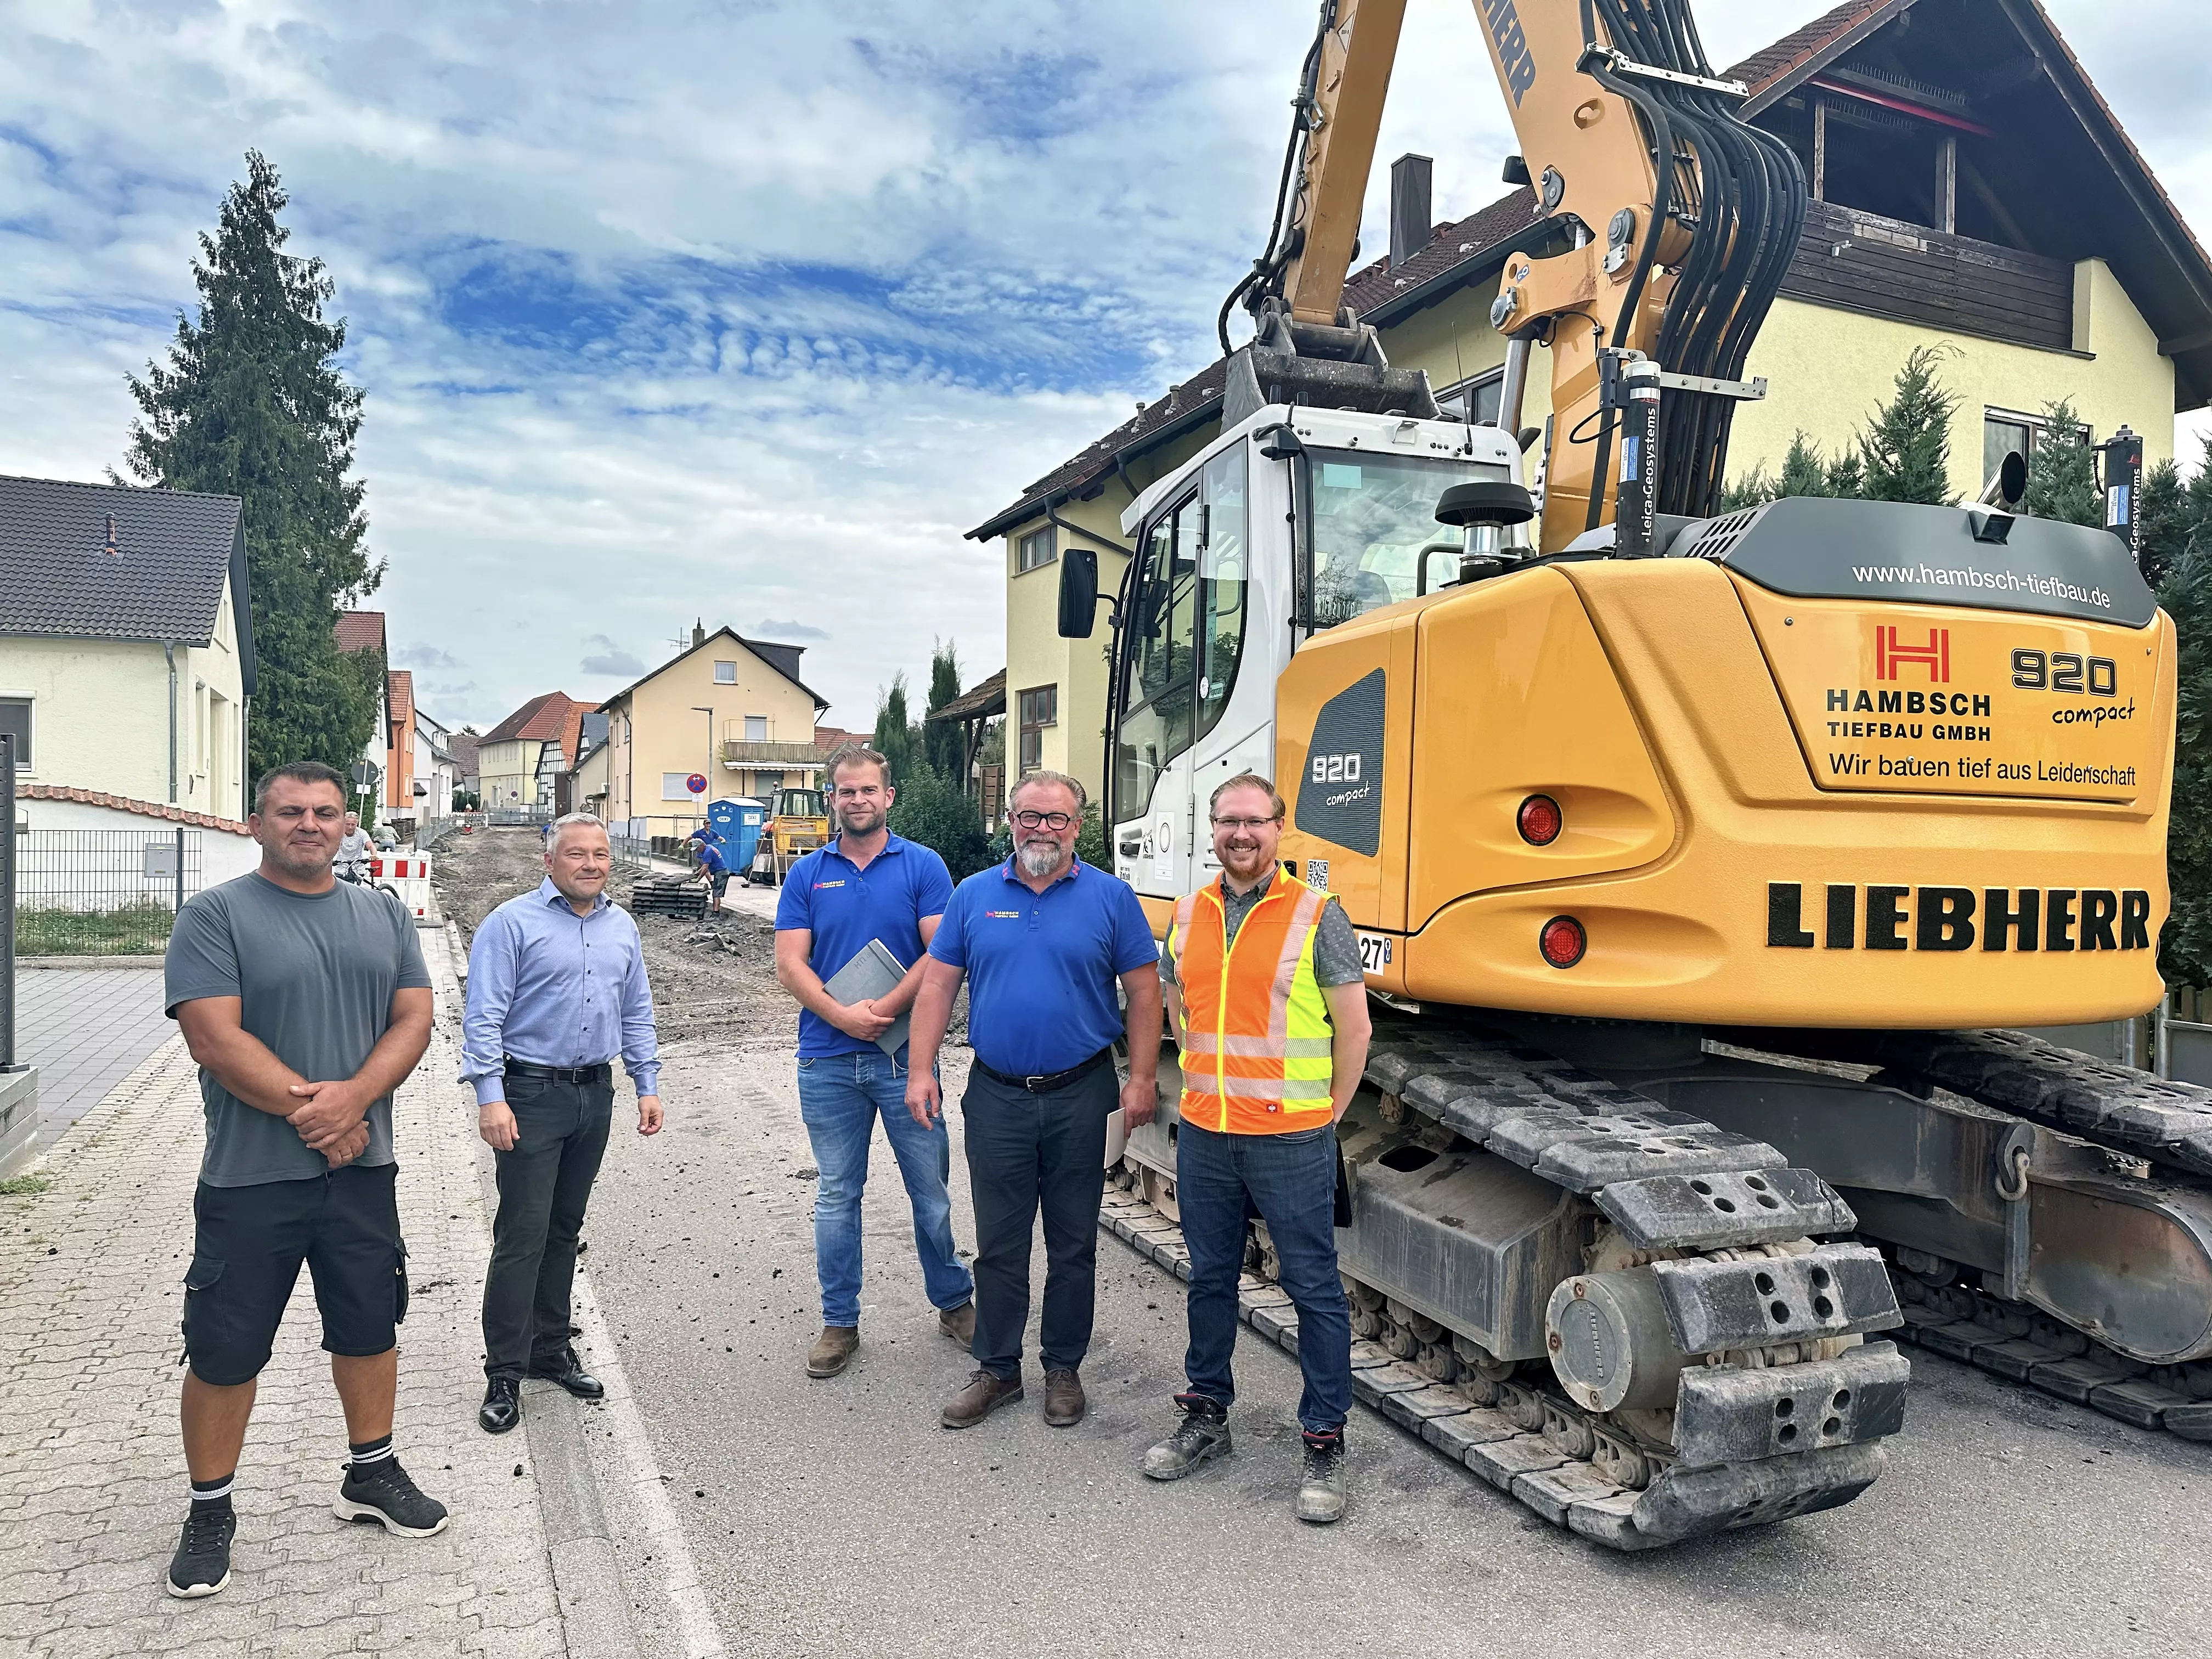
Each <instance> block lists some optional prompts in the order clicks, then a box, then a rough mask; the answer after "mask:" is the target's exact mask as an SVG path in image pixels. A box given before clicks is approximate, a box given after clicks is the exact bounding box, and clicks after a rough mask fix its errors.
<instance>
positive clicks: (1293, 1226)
mask: <svg viewBox="0 0 2212 1659" xmlns="http://www.w3.org/2000/svg"><path fill="white" fill-rule="evenodd" d="M1176 1201H1177V1202H1178V1203H1179V1204H1180V1205H1181V1206H1182V1237H1183V1243H1185V1244H1186V1245H1187V1246H1188V1247H1189V1249H1190V1298H1189V1307H1190V1351H1189V1352H1188V1354H1186V1355H1185V1356H1184V1358H1183V1371H1184V1374H1185V1375H1186V1376H1188V1378H1189V1379H1190V1392H1191V1393H1193V1394H1195V1395H1205V1396H1206V1398H1207V1399H1208V1400H1212V1401H1218V1402H1219V1404H1220V1405H1221V1407H1222V1408H1223V1409H1224V1410H1226V1409H1227V1408H1228V1407H1229V1404H1230V1402H1231V1401H1233V1400H1234V1399H1235V1398H1236V1397H1237V1389H1236V1384H1235V1383H1233V1382H1232V1381H1231V1377H1230V1370H1229V1364H1230V1359H1231V1356H1232V1355H1233V1354H1234V1353H1235V1352H1236V1351H1237V1278H1238V1275H1239V1274H1241V1273H1243V1267H1244V1227H1245V1218H1246V1217H1247V1215H1248V1214H1249V1213H1250V1212H1252V1211H1257V1212H1259V1216H1260V1218H1261V1220H1263V1221H1265V1222H1266V1223H1267V1235H1268V1237H1270V1238H1271V1239H1273V1241H1274V1245H1275V1253H1276V1255H1277V1257H1278V1258H1279V1269H1278V1271H1279V1275H1280V1281H1281V1284H1282V1287H1283V1289H1284V1290H1285V1291H1286V1292H1288V1294H1289V1296H1290V1298H1291V1302H1292V1304H1295V1305H1296V1307H1297V1310H1298V1369H1299V1370H1301V1371H1303V1372H1304V1375H1305V1392H1304V1395H1302V1396H1301V1397H1300V1398H1299V1401H1298V1426H1299V1427H1301V1428H1303V1429H1304V1430H1305V1431H1306V1432H1307V1433H1309V1434H1332V1433H1334V1432H1335V1431H1337V1430H1339V1429H1341V1428H1342V1427H1343V1426H1344V1419H1346V1417H1348V1416H1350V1415H1351V1413H1352V1314H1351V1310H1349V1309H1348V1308H1347V1307H1346V1305H1345V1300H1344V1281H1343V1279H1340V1278H1339V1277H1338V1275H1337V1269H1336V1227H1335V1218H1336V1130H1335V1127H1334V1126H1333V1125H1329V1124H1323V1125H1322V1126H1321V1127H1319V1128H1314V1129H1296V1130H1293V1131H1291V1133H1288V1134H1279V1135H1225V1134H1217V1133H1214V1132H1213V1131H1212V1130H1211V1129H1201V1128H1200V1127H1198V1126H1197V1125H1196V1124H1194V1123H1192V1122H1191V1121H1189V1120H1188V1119H1185V1120H1184V1121H1183V1124H1182V1128H1181V1129H1179V1130H1178V1131H1177V1132H1176ZM1248 1202H1249V1206H1250V1209H1249V1210H1248V1209H1247V1207H1246V1206H1247V1204H1248Z"/></svg>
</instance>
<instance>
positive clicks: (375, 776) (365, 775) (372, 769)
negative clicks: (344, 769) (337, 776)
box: [353, 761, 384, 789]
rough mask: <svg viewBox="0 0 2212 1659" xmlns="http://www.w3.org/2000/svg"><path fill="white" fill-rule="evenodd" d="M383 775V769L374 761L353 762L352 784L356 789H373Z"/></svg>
mask: <svg viewBox="0 0 2212 1659" xmlns="http://www.w3.org/2000/svg"><path fill="white" fill-rule="evenodd" d="M383 775H384V769H383V768H382V767H380V766H379V765H378V764H377V763H375V762H374V761H356V762H355V763H353V786H354V787H355V788H356V789H374V788H375V787H376V786H377V782H378V780H380V778H382V777H383Z"/></svg>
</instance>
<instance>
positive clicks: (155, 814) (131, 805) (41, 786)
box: [15, 783, 253, 836]
mask: <svg viewBox="0 0 2212 1659" xmlns="http://www.w3.org/2000/svg"><path fill="white" fill-rule="evenodd" d="M15 793H17V794H19V795H21V796H22V797H23V798H24V799H26V800H73V801H76V802H77V803H79V804H80V805H85V806H112V807H114V808H116V809H118V811H125V812H136V813H137V814H138V815H139V816H140V817H148V818H167V819H170V820H172V821H173V822H174V823H189V824H193V825H196V826H197V828H199V829H220V830H222V831H223V832H224V833H225V834H227V835H233V836H250V835H252V833H253V832H252V830H250V829H247V828H246V826H245V825H244V824H242V823H240V822H239V821H238V820H237V819H236V818H219V817H214V816H213V815H212V814H210V813H207V812H188V811H185V809H184V808H183V807H181V806H164V805H161V804H160V803H158V802H155V801H150V800H137V799H132V798H131V796H129V795H111V794H108V793H106V792H105V791H103V790H99V789H74V788H71V787H70V786H69V785H67V784H61V783H27V784H23V785H21V787H18V789H17V790H16V792H15Z"/></svg>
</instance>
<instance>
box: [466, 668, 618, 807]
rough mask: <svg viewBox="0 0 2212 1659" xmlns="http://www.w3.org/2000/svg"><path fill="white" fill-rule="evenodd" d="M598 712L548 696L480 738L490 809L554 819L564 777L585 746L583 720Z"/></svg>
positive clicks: (559, 695)
mask: <svg viewBox="0 0 2212 1659" xmlns="http://www.w3.org/2000/svg"><path fill="white" fill-rule="evenodd" d="M595 707H597V705H596V704H592V703H588V702H577V701H576V700H575V699H574V697H571V696H568V694H567V693H566V692H564V691H547V692H544V693H542V694H541V695H539V696H535V697H532V699H531V700H530V701H529V702H526V703H525V704H523V705H522V707H521V708H518V709H516V710H515V711H514V712H513V714H509V715H508V716H507V718H506V719H505V720H501V722H500V723H499V724H498V725H497V726H494V727H492V729H491V730H490V731H489V732H485V733H484V734H483V737H481V738H478V739H477V777H478V779H479V781H480V785H481V788H482V791H483V804H484V807H485V809H486V810H487V811H510V812H511V811H527V812H538V813H544V814H546V815H549V816H550V814H551V813H552V812H553V811H555V810H556V805H557V802H556V794H557V787H556V786H557V784H558V781H559V780H560V777H561V775H562V774H563V773H564V772H566V771H567V770H568V767H569V764H570V763H571V761H572V759H573V757H574V756H575V755H576V754H577V753H578V752H579V751H580V749H581V747H582V734H583V725H584V716H585V715H586V714H589V713H590V712H591V711H592V709H593V708H595Z"/></svg>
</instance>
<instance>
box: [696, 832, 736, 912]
mask: <svg viewBox="0 0 2212 1659" xmlns="http://www.w3.org/2000/svg"><path fill="white" fill-rule="evenodd" d="M691 839H692V840H693V841H694V842H697V843H698V855H699V868H700V871H701V872H702V873H703V874H704V875H705V876H706V878H707V885H708V889H709V890H711V891H712V893H713V894H714V902H713V907H712V908H711V910H710V911H709V914H710V915H717V916H719V915H721V914H722V894H723V892H724V890H726V889H727V888H728V886H729V884H730V860H729V859H728V857H727V856H726V854H724V853H723V851H722V838H721V837H720V836H718V835H716V834H715V833H714V831H713V830H712V829H708V828H707V827H706V826H704V825H703V824H702V826H701V827H700V828H698V829H694V830H693V831H692V832H691Z"/></svg>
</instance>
